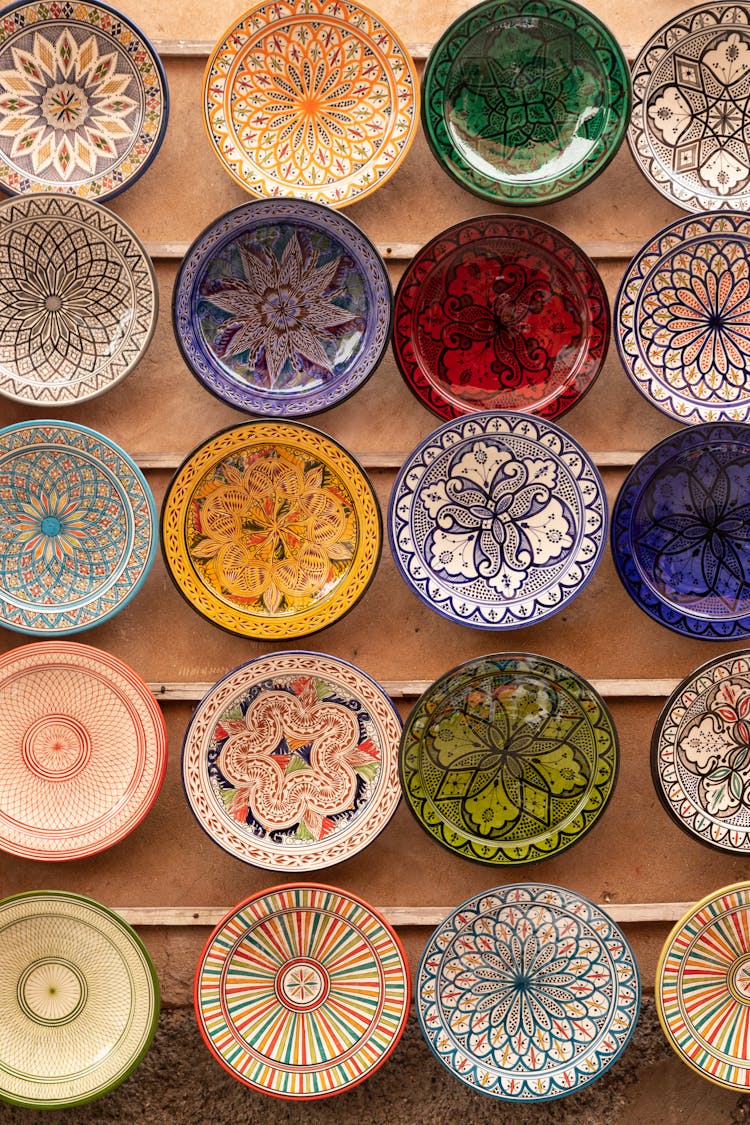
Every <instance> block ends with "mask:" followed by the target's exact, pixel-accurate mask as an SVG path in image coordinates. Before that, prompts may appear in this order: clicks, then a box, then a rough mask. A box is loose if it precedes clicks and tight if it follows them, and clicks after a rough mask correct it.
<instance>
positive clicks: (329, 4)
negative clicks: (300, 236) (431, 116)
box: [203, 0, 419, 207]
mask: <svg viewBox="0 0 750 1125" xmlns="http://www.w3.org/2000/svg"><path fill="white" fill-rule="evenodd" d="M418 120H419V86H418V82H417V73H416V70H415V68H414V63H413V62H412V60H411V59H410V58H409V54H408V52H407V50H406V48H405V47H404V45H403V43H402V42H401V41H400V39H399V38H398V36H397V35H396V34H395V32H394V31H392V30H391V28H390V27H388V25H387V24H385V23H383V21H382V20H381V19H380V17H379V16H376V15H375V14H374V13H373V12H371V11H370V10H369V9H368V8H365V7H363V6H362V5H360V4H356V3H352V2H351V0H269V2H267V3H263V4H259V5H257V7H254V8H251V9H250V11H249V12H246V13H245V14H244V15H243V16H242V17H241V18H240V19H239V20H238V21H237V22H236V23H235V24H233V25H232V26H231V27H230V28H228V30H227V31H226V33H225V34H224V35H223V36H222V38H221V39H220V41H219V43H218V44H217V46H216V47H215V49H214V51H213V53H212V54H211V56H210V58H209V60H208V66H207V67H206V72H205V75H204V79H203V121H204V124H205V126H206V131H207V133H208V137H209V140H210V141H211V144H212V145H213V147H214V151H215V153H216V155H217V156H218V158H219V160H220V161H221V163H222V164H223V165H224V167H225V168H226V169H227V171H228V172H229V174H230V176H232V177H233V178H234V179H235V180H237V182H238V183H239V184H241V186H242V187H244V188H246V189H247V190H248V191H251V192H252V193H253V194H254V195H258V196H261V197H265V198H268V197H276V196H284V195H291V196H296V197H297V198H300V199H310V200H312V201H313V202H315V203H326V204H328V206H329V207H344V206H346V204H348V203H353V202H354V200H355V199H362V198H363V197H364V196H365V195H369V194H370V192H371V191H374V190H375V188H377V187H379V186H380V184H381V183H383V182H384V181H385V180H386V179H387V178H388V177H389V176H391V175H392V174H393V172H395V170H396V168H398V166H399V164H400V163H401V161H402V160H403V159H404V157H405V156H406V153H407V152H408V150H409V147H410V145H411V142H412V141H413V139H414V136H415V134H416V131H417V123H418Z"/></svg>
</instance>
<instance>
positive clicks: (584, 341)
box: [393, 215, 610, 418]
mask: <svg viewBox="0 0 750 1125" xmlns="http://www.w3.org/2000/svg"><path fill="white" fill-rule="evenodd" d="M394 320H395V325H394V337H393V348H394V354H395V356H396V362H397V363H398V366H399V368H400V370H401V372H402V374H403V375H404V378H405V379H406V381H407V384H408V386H409V387H410V388H411V390H413V391H414V393H415V394H416V395H417V397H418V398H419V399H420V400H421V401H422V402H424V404H425V405H426V406H428V407H429V408H430V410H432V411H434V413H435V414H438V415H439V416H440V417H441V418H455V417H456V416H457V415H460V414H466V413H469V412H471V411H472V410H489V409H493V410H494V409H496V408H501V409H508V410H527V411H529V413H533V414H537V415H541V416H542V417H545V418H556V417H558V416H559V415H560V414H563V413H564V412H565V411H566V410H569V409H570V407H571V406H574V405H575V403H576V402H578V400H579V399H580V398H581V397H582V395H584V394H585V393H586V391H587V390H588V388H589V386H590V385H591V383H592V382H593V380H594V379H595V378H596V376H597V375H598V373H599V370H600V368H601V366H602V364H603V362H604V357H605V355H606V353H607V345H608V343H609V329H610V324H609V302H608V300H607V294H606V292H605V290H604V287H603V285H602V282H601V279H600V277H599V275H598V273H597V272H596V269H595V267H594V265H593V263H592V262H591V261H589V259H588V258H587V257H586V256H585V254H584V253H583V251H581V250H580V249H579V248H578V247H577V246H576V245H575V244H574V243H573V242H571V241H570V239H568V238H566V237H565V236H564V235H562V234H560V233H559V232H558V231H556V230H553V228H552V227H549V226H547V224H546V223H540V222H537V221H535V220H533V219H524V218H515V217H512V216H508V215H497V216H494V215H490V216H484V217H481V218H478V219H467V220H466V221H465V222H463V223H459V224H457V225H456V226H453V227H451V228H450V229H449V230H447V231H443V233H442V234H440V235H438V236H437V238H435V239H433V241H432V242H431V243H429V244H428V245H427V246H425V247H423V248H422V250H420V252H419V254H418V255H417V256H416V257H415V258H414V259H413V260H412V262H411V264H410V265H409V267H408V268H407V270H406V273H405V274H404V276H403V278H402V279H401V282H400V283H399V287H398V291H397V293H396V303H395V313H394Z"/></svg>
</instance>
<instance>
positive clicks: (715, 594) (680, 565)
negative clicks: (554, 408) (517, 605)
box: [612, 422, 750, 641]
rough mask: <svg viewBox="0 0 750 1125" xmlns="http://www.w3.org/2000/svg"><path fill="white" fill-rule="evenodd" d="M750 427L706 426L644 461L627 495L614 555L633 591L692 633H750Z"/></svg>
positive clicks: (617, 516)
mask: <svg viewBox="0 0 750 1125" xmlns="http://www.w3.org/2000/svg"><path fill="white" fill-rule="evenodd" d="M748 473H750V427H748V426H743V425H740V424H735V423H734V422H719V423H717V424H716V425H711V424H710V423H705V424H703V425H699V426H694V427H693V428H692V429H690V430H683V431H682V432H681V433H678V434H673V435H672V436H671V437H668V438H665V440H664V441H662V442H659V444H658V445H655V446H654V448H653V449H651V450H649V452H648V453H646V454H644V456H643V457H641V459H640V461H638V463H637V464H636V465H635V467H634V468H633V469H631V471H630V473H629V474H628V476H627V477H626V479H625V483H624V484H623V486H622V488H621V489H620V493H619V495H618V497H617V501H616V503H615V509H614V513H613V516H612V553H613V555H614V559H615V564H616V566H617V570H618V573H619V575H620V578H621V579H622V582H623V584H624V586H625V589H626V590H627V591H628V593H629V594H630V596H631V597H632V598H633V599H634V600H635V601H636V602H637V604H638V605H639V606H640V607H641V609H642V610H644V612H645V613H647V614H648V615H649V616H650V617H653V619H654V620H655V621H658V622H659V624H661V625H666V626H668V628H670V629H674V630H675V631H676V632H678V633H682V634H683V635H684V636H686V637H702V638H704V639H705V640H710V641H713V640H716V641H718V640H736V639H738V638H740V637H745V636H747V635H748V634H750V497H748V489H747V481H748Z"/></svg>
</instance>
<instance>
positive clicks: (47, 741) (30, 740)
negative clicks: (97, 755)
mask: <svg viewBox="0 0 750 1125" xmlns="http://www.w3.org/2000/svg"><path fill="white" fill-rule="evenodd" d="M21 757H22V759H23V762H24V765H25V766H26V767H27V769H29V770H30V771H31V773H34V774H36V775H37V776H39V777H45V778H48V779H49V780H51V781H68V780H70V779H71V778H73V777H76V776H77V775H78V774H79V773H81V771H82V770H83V769H85V767H86V765H87V763H88V761H89V759H90V757H91V738H90V736H89V732H88V730H87V729H86V727H85V726H84V725H83V723H81V722H79V721H78V720H77V719H75V718H73V717H72V716H70V715H44V716H43V717H42V718H41V719H37V720H36V721H35V722H33V723H32V724H31V726H29V727H28V728H27V729H26V731H25V732H24V735H23V739H22V742H21Z"/></svg>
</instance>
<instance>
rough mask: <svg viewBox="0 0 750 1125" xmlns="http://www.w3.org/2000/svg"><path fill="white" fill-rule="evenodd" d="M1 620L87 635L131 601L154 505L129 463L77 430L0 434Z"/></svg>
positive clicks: (148, 545) (40, 426) (51, 426)
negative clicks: (82, 631)
mask: <svg viewBox="0 0 750 1125" xmlns="http://www.w3.org/2000/svg"><path fill="white" fill-rule="evenodd" d="M0 503H1V505H2V511H1V512H0V595H1V596H0V624H2V625H4V626H6V627H7V628H9V629H15V630H18V631H19V632H22V633H33V634H37V635H44V634H49V633H56V634H58V635H62V634H65V633H75V632H79V631H80V630H82V629H90V628H92V627H93V626H94V625H99V624H101V623H102V622H103V621H106V620H108V619H109V618H110V617H112V616H113V614H115V613H118V612H119V611H120V610H121V609H122V608H123V607H124V606H125V605H127V603H128V602H129V601H130V600H131V598H133V597H134V596H135V594H136V593H137V592H138V590H139V589H140V587H141V586H142V585H143V583H144V581H145V580H146V576H147V575H148V572H149V570H150V569H151V564H152V562H153V559H154V554H155V551H156V508H155V505H154V500H153V497H152V495H151V491H150V489H149V487H148V484H147V483H146V480H145V478H144V476H143V474H142V473H141V471H140V469H139V468H138V467H137V465H136V464H135V462H134V461H133V460H132V459H131V458H130V457H129V456H128V455H127V453H125V452H124V451H123V450H122V449H120V447H119V446H117V445H115V443H114V442H112V441H110V440H109V438H106V437H104V436H103V435H102V434H98V433H96V432H95V431H94V430H89V429H87V428H86V427H85V426H76V425H73V423H72V422H71V423H67V424H66V423H63V422H54V421H39V422H20V423H18V424H17V425H15V426H8V427H6V428H5V429H3V430H0Z"/></svg>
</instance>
